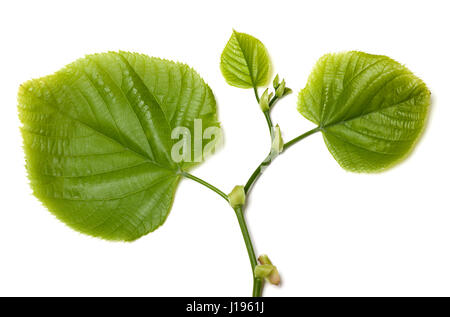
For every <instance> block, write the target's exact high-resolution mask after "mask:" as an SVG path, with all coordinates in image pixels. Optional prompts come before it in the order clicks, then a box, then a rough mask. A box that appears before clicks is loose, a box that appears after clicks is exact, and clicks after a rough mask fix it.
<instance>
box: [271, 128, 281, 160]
mask: <svg viewBox="0 0 450 317" xmlns="http://www.w3.org/2000/svg"><path fill="white" fill-rule="evenodd" d="M283 147H284V141H283V138H282V137H281V129H280V126H279V125H278V124H277V125H276V126H275V127H274V128H273V139H272V146H271V153H272V154H273V155H278V154H280V153H281V152H283Z"/></svg>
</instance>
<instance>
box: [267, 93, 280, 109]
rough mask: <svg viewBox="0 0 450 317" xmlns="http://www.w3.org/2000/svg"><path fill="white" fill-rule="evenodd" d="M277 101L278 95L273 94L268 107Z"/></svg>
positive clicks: (270, 107)
mask: <svg viewBox="0 0 450 317" xmlns="http://www.w3.org/2000/svg"><path fill="white" fill-rule="evenodd" d="M277 101H278V96H277V95H275V96H274V97H273V98H272V100H271V101H270V102H269V109H272V107H273V106H274V105H275V103H276V102H277Z"/></svg>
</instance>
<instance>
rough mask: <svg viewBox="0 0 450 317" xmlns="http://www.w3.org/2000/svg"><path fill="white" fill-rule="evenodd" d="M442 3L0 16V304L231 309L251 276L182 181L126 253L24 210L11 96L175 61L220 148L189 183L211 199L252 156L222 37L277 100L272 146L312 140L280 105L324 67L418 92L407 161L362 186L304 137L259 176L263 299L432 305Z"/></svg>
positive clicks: (437, 285)
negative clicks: (191, 83)
mask: <svg viewBox="0 0 450 317" xmlns="http://www.w3.org/2000/svg"><path fill="white" fill-rule="evenodd" d="M446 2H447V1H411V0H409V1H392V0H388V1H380V0H378V1H308V2H306V1H304V2H303V1H279V0H277V1H261V0H260V1H243V0H239V1H231V0H228V1H179V2H178V1H167V0H166V1H131V0H127V1H111V0H110V1H92V0H90V1H54V2H51V1H2V2H1V4H0V32H1V37H0V45H1V50H0V57H1V58H0V63H1V65H0V91H1V94H0V98H1V100H0V104H1V107H0V120H1V122H0V129H1V130H0V133H1V134H0V135H1V140H2V147H1V156H0V160H1V161H0V162H1V164H0V168H1V178H0V191H1V196H0V197H1V201H0V206H1V207H0V295H33V296H34V295H41V296H50V295H60V296H83V295H84V296H110V295H111V296H112V295H121V296H247V295H250V294H251V272H250V265H249V262H248V258H247V253H246V250H245V248H244V244H243V241H242V237H241V233H240V231H239V227H238V225H237V221H236V219H235V215H234V213H233V211H232V210H231V209H230V208H229V207H228V206H227V205H226V204H225V203H224V201H223V200H222V199H221V198H219V197H218V196H216V195H215V194H214V193H213V192H210V191H209V190H207V189H206V188H203V187H202V186H200V185H199V184H197V183H194V182H192V181H190V180H185V181H183V182H181V184H180V187H179V189H178V192H177V196H176V198H175V203H174V205H173V209H172V212H171V214H170V216H169V217H168V219H167V222H166V223H165V225H164V226H162V227H161V228H160V229H158V230H157V231H155V232H154V233H151V234H149V235H148V236H145V237H143V238H141V239H140V240H138V241H136V242H134V243H112V242H107V241H102V240H99V239H95V238H91V237H88V236H85V235H81V234H79V233H77V232H75V231H73V230H71V229H69V228H68V227H67V226H65V225H64V224H62V223H60V222H59V221H57V220H56V219H55V218H54V217H53V216H52V215H51V214H50V213H49V212H48V211H47V210H46V209H45V208H44V207H42V205H41V204H40V203H39V201H38V200H37V199H36V198H34V196H32V194H31V190H30V188H29V186H28V181H27V179H26V175H25V168H24V154H23V152H22V148H21V142H22V141H21V137H20V132H19V126H20V124H19V120H18V116H17V110H16V94H17V89H18V87H19V85H20V83H22V82H24V81H26V80H28V79H31V78H36V77H41V76H44V75H47V74H50V73H53V72H54V71H56V70H58V69H59V68H61V67H62V66H64V65H66V64H67V63H69V62H72V61H74V60H75V59H77V58H79V57H82V56H83V55H84V54H88V53H94V52H104V51H108V50H119V49H121V50H129V51H136V52H141V53H145V54H148V55H151V56H158V57H165V58H169V59H173V60H179V61H183V62H185V63H187V64H189V65H190V66H192V67H194V68H195V69H196V70H197V71H198V72H199V73H200V74H201V76H202V77H203V78H205V80H206V81H207V82H208V83H209V84H210V86H211V87H212V89H213V91H214V93H215V95H216V98H217V101H218V105H219V111H220V112H219V115H220V119H221V122H222V124H223V128H224V131H225V138H226V143H225V147H224V148H223V149H222V150H221V151H220V152H219V153H218V154H216V155H215V156H214V157H212V158H211V159H210V160H209V161H207V162H206V163H205V164H204V165H202V166H201V167H199V168H198V169H197V170H195V171H194V172H193V173H194V174H195V175H197V176H199V177H202V178H204V179H206V180H208V181H210V182H211V183H213V184H215V185H217V186H218V187H220V188H221V189H223V190H224V191H225V192H229V191H230V190H231V189H232V187H233V186H234V185H235V184H242V183H244V182H245V181H246V180H247V178H248V177H249V176H250V173H251V172H252V171H253V169H254V168H255V167H256V166H257V164H258V163H259V162H260V161H261V160H262V159H263V158H264V156H265V154H266V152H267V149H268V147H269V137H268V131H267V127H266V122H265V120H264V117H263V115H262V114H261V112H260V110H259V108H258V106H257V105H256V103H255V101H254V97H253V93H252V91H251V90H242V89H238V88H234V87H231V86H228V85H227V84H226V83H225V81H224V80H223V78H222V75H221V73H220V70H219V60H220V54H221V51H222V49H223V47H224V46H225V44H226V42H227V40H228V38H229V36H230V34H231V30H232V28H235V29H236V30H238V31H240V32H246V33H249V34H252V35H254V36H256V37H257V38H259V39H260V40H261V41H262V42H263V43H264V44H265V45H266V47H267V48H268V50H269V52H270V54H271V57H272V60H273V63H274V66H275V71H276V72H279V73H280V74H281V76H283V77H285V78H286V80H287V83H288V86H289V87H292V88H293V89H294V91H295V94H292V95H291V96H289V97H288V98H285V100H283V101H282V102H280V103H279V104H278V105H277V107H276V108H275V110H274V111H273V118H274V121H275V122H277V123H279V124H280V126H281V128H282V131H283V136H284V139H285V140H289V139H291V138H292V137H295V136H297V135H298V134H300V133H302V132H304V131H306V130H309V129H310V128H312V127H313V126H312V124H311V123H310V122H309V121H307V120H306V119H304V118H303V117H301V116H300V115H299V114H298V112H297V111H296V97H295V96H296V93H297V92H298V91H299V89H301V88H302V87H303V86H304V84H305V82H306V79H307V76H308V74H309V72H310V70H311V68H312V66H313V65H314V63H315V61H316V60H317V59H318V58H319V57H320V56H321V55H322V54H324V53H327V52H333V51H342V50H362V51H366V52H370V53H376V54H384V55H388V56H390V57H392V58H394V59H396V60H398V61H400V62H401V63H404V64H405V65H406V66H408V67H409V68H410V69H411V70H412V71H413V72H415V74H417V75H418V76H419V77H421V78H422V79H423V80H424V81H425V82H426V83H427V84H428V86H429V88H430V90H431V92H432V102H433V105H432V111H431V116H430V120H429V122H428V127H427V129H426V132H425V134H424V136H423V138H422V139H421V141H420V143H419V144H418V146H417V148H416V150H415V151H414V152H413V154H412V155H411V157H410V158H409V159H407V160H406V161H405V162H403V163H402V164H400V165H399V166H397V167H395V168H393V169H391V170H389V171H387V172H384V173H381V174H375V175H364V174H351V173H348V172H345V171H343V170H342V169H341V168H340V167H339V166H338V164H337V163H336V162H335V161H334V159H333V158H332V156H331V155H330V154H329V153H328V151H327V149H326V147H325V145H324V142H323V141H322V138H321V136H320V135H319V134H316V135H314V136H312V137H310V138H308V139H306V140H305V141H303V142H301V143H299V144H298V145H296V146H295V147H294V148H291V149H289V151H287V152H286V153H285V154H284V155H282V156H281V157H279V158H278V159H277V161H276V162H275V163H274V164H273V165H272V166H271V167H270V168H269V169H268V170H267V171H266V173H265V174H264V175H263V176H262V177H261V179H260V180H259V183H257V185H256V187H255V188H254V190H253V192H252V197H251V201H250V204H249V206H248V210H247V219H248V222H249V226H250V230H251V232H252V234H253V238H254V240H255V243H256V249H257V252H258V253H267V254H269V255H270V257H271V258H272V260H273V262H274V263H275V264H276V265H277V266H278V268H279V271H280V272H281V276H282V286H281V287H272V286H267V287H266V289H265V295H267V296H411V295H424V296H429V295H438V296H439V295H447V296H450V269H449V268H450V214H449V212H450V208H449V205H450V203H449V186H448V179H449V177H450V168H449V159H450V150H449V144H448V140H449V138H448V134H449V124H450V123H449V122H450V121H449V120H450V97H449V96H450V88H449V87H450V80H449V76H448V74H449V71H450V67H449V66H450V65H449V38H448V32H449V30H450V23H449V18H448V13H449V11H450V10H449V7H448V5H447V4H446Z"/></svg>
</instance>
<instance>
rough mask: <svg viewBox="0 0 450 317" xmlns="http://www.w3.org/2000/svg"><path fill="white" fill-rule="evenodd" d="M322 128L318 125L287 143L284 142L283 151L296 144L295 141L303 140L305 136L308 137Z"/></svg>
mask: <svg viewBox="0 0 450 317" xmlns="http://www.w3.org/2000/svg"><path fill="white" fill-rule="evenodd" d="M320 130H321V128H320V127H316V128H314V129H311V130H309V131H307V132H305V133H303V134H301V135H299V136H298V137H296V138H293V139H292V140H290V141H288V142H286V143H285V144H284V147H283V151H286V150H287V149H288V148H289V147H291V146H292V145H294V144H295V143H297V142H299V141H301V140H303V139H304V138H306V137H308V136H310V135H312V134H314V133H316V132H319V131H320Z"/></svg>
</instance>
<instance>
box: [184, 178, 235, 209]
mask: <svg viewBox="0 0 450 317" xmlns="http://www.w3.org/2000/svg"><path fill="white" fill-rule="evenodd" d="M181 175H183V176H184V177H187V178H189V179H192V180H194V181H196V182H197V183H200V184H202V185H203V186H206V187H208V188H209V189H211V190H212V191H214V192H216V193H217V194H219V195H220V196H221V197H222V198H223V199H225V200H226V201H227V202H228V195H227V194H225V193H224V192H223V191H221V190H220V189H218V188H217V187H216V186H213V185H211V184H210V183H208V182H206V181H204V180H203V179H201V178H198V177H195V176H194V175H192V174H189V173H188V172H181Z"/></svg>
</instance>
